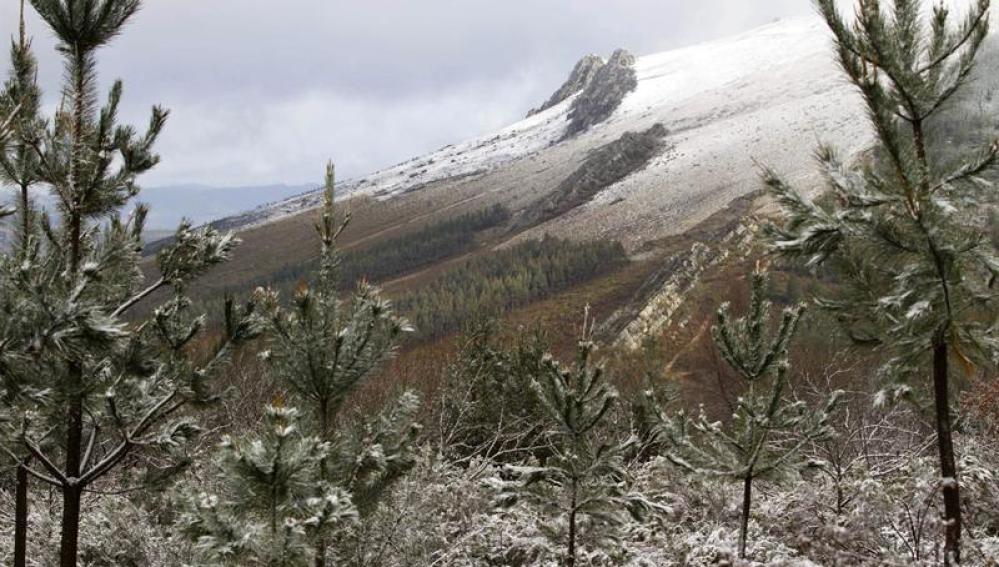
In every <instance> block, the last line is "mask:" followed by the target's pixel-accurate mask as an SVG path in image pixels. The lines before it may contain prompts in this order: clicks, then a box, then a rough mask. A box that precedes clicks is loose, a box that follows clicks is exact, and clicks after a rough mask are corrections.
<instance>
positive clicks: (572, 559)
mask: <svg viewBox="0 0 999 567" xmlns="http://www.w3.org/2000/svg"><path fill="white" fill-rule="evenodd" d="M577 499H578V495H577V489H576V479H572V495H571V498H570V506H571V507H570V508H569V551H568V553H567V554H566V557H565V565H566V567H575V565H576V501H577Z"/></svg>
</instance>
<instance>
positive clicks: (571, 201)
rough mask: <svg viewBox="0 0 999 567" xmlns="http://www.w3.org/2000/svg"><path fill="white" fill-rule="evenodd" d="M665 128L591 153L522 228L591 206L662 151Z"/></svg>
mask: <svg viewBox="0 0 999 567" xmlns="http://www.w3.org/2000/svg"><path fill="white" fill-rule="evenodd" d="M665 137H666V128H665V127H664V126H663V125H662V124H654V125H653V126H652V127H651V128H649V129H648V130H646V131H644V132H625V133H624V134H623V135H622V136H621V137H620V138H618V139H617V140H614V141H613V142H610V143H609V144H605V145H603V146H601V147H599V148H597V149H595V150H593V152H591V153H590V155H589V156H588V157H587V158H586V161H584V162H583V163H582V165H580V166H579V168H578V169H577V170H576V171H574V172H573V173H572V174H571V175H570V176H569V177H567V178H566V179H565V181H563V182H561V183H559V185H558V187H557V188H556V189H555V191H554V192H553V193H552V194H551V195H549V196H547V197H545V198H544V199H542V200H541V201H540V202H538V203H537V204H536V205H535V206H533V207H531V208H530V209H529V210H528V211H526V212H525V218H524V219H523V220H524V221H527V222H526V223H524V222H522V223H521V224H529V223H531V221H533V222H543V221H546V220H548V219H552V218H555V217H557V216H559V215H562V214H564V213H565V212H567V211H569V210H571V209H574V208H575V207H578V206H580V205H582V204H583V203H586V202H588V201H589V200H590V199H592V198H593V197H594V196H595V195H596V194H597V193H599V192H600V191H601V190H603V189H605V188H607V187H610V186H611V185H614V184H615V183H617V182H618V181H621V180H622V179H624V178H625V177H627V176H629V175H631V174H632V173H634V172H636V171H638V170H640V169H642V168H643V167H645V166H646V164H648V163H649V161H650V160H651V159H652V158H654V157H655V156H657V155H659V153H660V152H661V151H662V150H663V147H664V145H665V144H664V140H663V139H664V138H665Z"/></svg>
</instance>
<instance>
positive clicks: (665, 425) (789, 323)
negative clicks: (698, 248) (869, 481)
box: [651, 271, 840, 558]
mask: <svg viewBox="0 0 999 567" xmlns="http://www.w3.org/2000/svg"><path fill="white" fill-rule="evenodd" d="M766 284H767V278H766V275H765V274H764V273H763V272H761V271H756V272H754V273H753V275H752V288H751V296H750V303H749V311H748V313H747V314H746V315H745V316H744V317H740V318H738V319H734V320H733V319H732V316H731V314H730V313H729V309H730V308H729V305H728V304H724V305H722V307H721V308H720V309H719V310H718V322H717V324H716V325H715V326H714V327H713V328H712V337H713V338H714V342H715V346H716V348H717V349H718V352H719V353H720V354H721V356H722V358H723V359H724V360H725V362H726V363H727V364H728V365H729V366H730V367H731V368H732V369H733V370H735V372H736V374H738V375H739V377H740V378H741V379H742V381H743V383H744V386H745V389H744V391H743V393H742V395H741V396H740V397H739V399H738V400H737V401H736V403H735V407H734V408H733V412H732V420H731V422H730V423H728V424H725V423H722V422H719V421H713V420H711V419H710V418H709V417H708V416H707V415H706V414H705V413H704V412H703V411H701V413H700V414H699V415H697V416H694V417H689V416H687V415H686V413H685V412H682V411H681V412H679V413H678V414H677V415H676V416H674V417H672V418H669V417H666V416H665V415H663V414H662V413H659V414H658V422H659V423H660V427H659V428H658V435H659V436H661V438H662V440H663V441H662V443H663V445H664V446H665V449H666V456H667V458H668V459H669V460H670V461H671V462H673V463H674V464H676V465H678V466H679V467H681V468H682V469H685V470H687V471H689V472H691V473H693V474H696V475H702V476H714V477H719V478H723V479H730V480H737V481H742V483H743V502H742V524H741V526H740V530H739V554H740V557H743V558H744V557H745V556H746V540H747V531H748V524H749V518H750V506H751V504H752V484H753V481H754V480H756V479H773V478H779V477H780V476H783V475H785V474H787V473H788V472H791V471H794V470H795V469H796V468H797V467H798V466H799V465H800V464H801V460H802V454H803V453H802V449H804V448H806V447H808V446H809V445H810V444H811V443H813V442H816V441H820V440H822V439H824V438H827V437H828V436H829V435H831V433H832V430H831V428H830V427H829V423H828V422H829V417H830V414H831V412H832V411H833V410H834V409H835V406H836V404H837V401H838V399H839V397H840V392H837V393H835V394H834V395H833V396H832V397H831V398H830V399H829V400H828V401H827V402H826V403H825V405H824V407H822V408H820V409H818V410H816V409H813V408H810V407H809V406H808V405H807V404H805V403H804V402H802V401H793V400H790V399H788V385H789V380H790V364H789V362H788V345H789V343H790V341H791V338H792V336H793V335H794V331H795V327H796V326H797V324H798V320H799V317H800V316H801V307H800V306H796V307H789V308H787V309H785V310H784V312H783V313H782V315H781V318H780V321H779V323H777V326H776V330H775V331H774V333H773V336H768V335H769V332H768V328H769V327H770V326H771V324H770V312H771V305H770V303H769V301H767V300H766ZM651 407H652V411H653V412H656V411H658V410H657V406H656V405H654V404H653V405H651Z"/></svg>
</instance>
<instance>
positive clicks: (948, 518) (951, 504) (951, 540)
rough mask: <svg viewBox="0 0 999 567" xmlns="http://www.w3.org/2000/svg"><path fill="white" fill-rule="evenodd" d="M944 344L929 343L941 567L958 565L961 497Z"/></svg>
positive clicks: (943, 342)
mask: <svg viewBox="0 0 999 567" xmlns="http://www.w3.org/2000/svg"><path fill="white" fill-rule="evenodd" d="M947 386H948V371H947V342H946V341H945V340H944V339H942V338H936V339H934V341H933V393H934V401H935V404H936V413H937V416H936V418H937V447H938V448H939V450H940V475H941V477H942V479H943V498H944V565H957V564H959V563H961V497H960V492H959V490H958V481H957V462H956V459H955V457H954V441H953V439H952V438H951V425H952V424H951V417H950V397H949V394H948V391H947Z"/></svg>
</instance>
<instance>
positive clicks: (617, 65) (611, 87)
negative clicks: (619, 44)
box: [563, 49, 638, 139]
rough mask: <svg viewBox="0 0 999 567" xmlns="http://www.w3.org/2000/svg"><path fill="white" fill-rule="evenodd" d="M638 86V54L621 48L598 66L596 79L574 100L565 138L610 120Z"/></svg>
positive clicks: (594, 77)
mask: <svg viewBox="0 0 999 567" xmlns="http://www.w3.org/2000/svg"><path fill="white" fill-rule="evenodd" d="M636 87H638V77H637V75H636V74H635V56H634V55H632V54H631V53H629V52H628V51H627V50H625V49H618V50H617V51H615V52H614V54H613V55H611V58H610V59H609V60H608V61H607V63H606V64H605V65H603V66H601V67H600V68H599V69H597V71H596V73H595V74H594V76H593V79H592V80H591V81H590V82H589V84H588V85H587V86H586V88H585V89H584V90H583V92H582V93H580V95H579V96H578V97H577V98H576V100H574V101H573V103H572V109H571V110H570V111H569V126H568V128H566V131H565V136H564V137H563V139H564V138H571V137H573V136H575V135H576V134H579V133H580V132H584V131H586V130H588V129H590V127H591V126H593V125H595V124H599V123H601V122H603V121H604V120H607V118H609V117H610V115H611V114H613V113H614V111H615V110H617V107H618V106H620V105H621V101H623V100H624V97H625V96H627V94H628V93H630V92H631V91H633V90H635V88H636Z"/></svg>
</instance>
